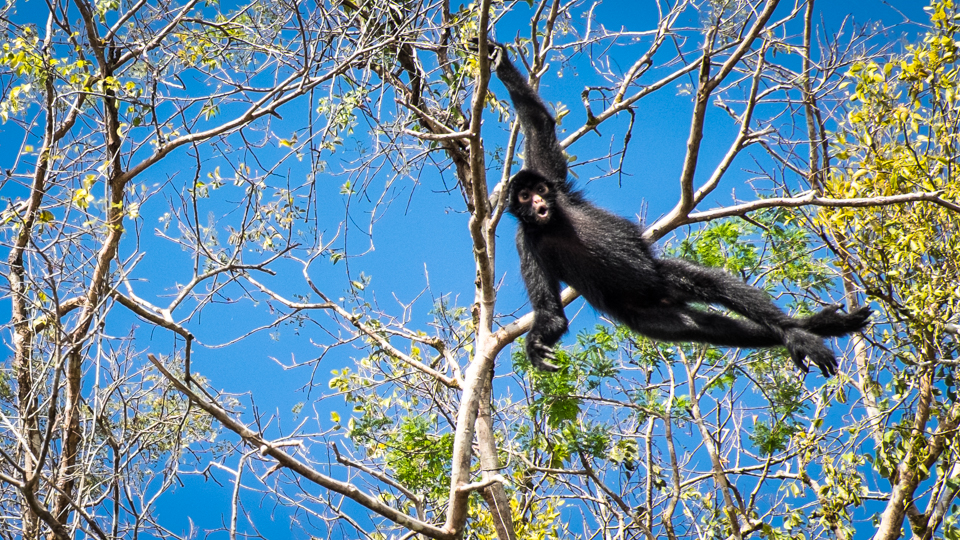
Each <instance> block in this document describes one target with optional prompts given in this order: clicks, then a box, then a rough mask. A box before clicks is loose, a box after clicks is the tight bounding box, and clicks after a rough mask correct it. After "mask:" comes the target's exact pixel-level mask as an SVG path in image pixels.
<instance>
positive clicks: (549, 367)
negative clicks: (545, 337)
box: [527, 337, 560, 372]
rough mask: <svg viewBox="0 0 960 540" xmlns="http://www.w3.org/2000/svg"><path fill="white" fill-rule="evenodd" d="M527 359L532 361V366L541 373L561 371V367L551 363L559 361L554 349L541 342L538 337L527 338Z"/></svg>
mask: <svg viewBox="0 0 960 540" xmlns="http://www.w3.org/2000/svg"><path fill="white" fill-rule="evenodd" d="M527 358H528V359H530V364H531V365H532V366H533V367H535V368H537V369H538V370H540V371H549V372H556V371H560V366H558V365H556V364H552V363H550V362H549V361H550V360H553V361H554V362H556V361H557V356H556V355H555V354H554V352H553V347H551V346H550V345H547V344H546V343H544V342H542V341H540V338H538V337H527Z"/></svg>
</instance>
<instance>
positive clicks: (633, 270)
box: [491, 43, 870, 377]
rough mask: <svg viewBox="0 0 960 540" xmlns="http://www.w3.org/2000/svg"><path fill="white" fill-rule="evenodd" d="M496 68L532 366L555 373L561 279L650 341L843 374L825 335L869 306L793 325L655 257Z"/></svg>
mask: <svg viewBox="0 0 960 540" xmlns="http://www.w3.org/2000/svg"><path fill="white" fill-rule="evenodd" d="M491 61H492V66H493V68H494V70H495V72H496V74H497V77H498V78H499V79H500V81H501V82H502V83H503V84H504V86H506V88H507V91H508V92H509V93H510V98H511V100H512V101H513V106H514V108H515V109H516V111H517V116H518V118H519V119H520V126H521V128H522V130H523V135H524V164H523V168H522V169H521V170H520V171H519V172H518V173H517V174H516V175H515V176H514V177H513V178H512V179H511V180H510V186H509V188H508V205H509V206H508V210H509V212H510V213H511V214H513V215H514V216H516V217H517V219H518V220H519V227H518V230H517V250H518V251H519V252H520V271H521V273H522V274H523V281H524V283H525V284H526V286H527V294H528V295H529V297H530V303H531V304H532V306H533V311H534V319H533V327H532V328H531V329H530V333H529V334H528V336H527V345H526V351H527V356H528V357H529V359H530V362H531V364H533V366H534V367H536V368H537V369H540V370H546V371H556V370H557V369H558V368H557V366H555V365H553V364H552V363H550V360H554V359H555V357H554V354H553V345H554V344H556V343H557V341H559V340H560V337H561V336H562V335H563V334H564V333H565V332H566V331H567V318H566V316H565V315H564V313H563V305H562V304H561V303H560V283H561V282H564V283H567V284H569V285H571V286H572V287H574V288H575V289H576V290H577V291H579V292H580V294H582V295H583V297H584V298H585V299H586V300H587V302H589V303H590V305H592V306H593V307H594V308H596V309H597V310H599V311H601V312H603V313H606V314H607V315H609V316H611V317H613V318H614V319H616V320H617V321H619V322H621V323H623V324H625V325H627V326H628V327H630V328H631V329H632V330H634V331H635V332H637V333H639V334H642V335H644V336H647V337H650V338H652V339H656V340H661V341H695V342H703V343H711V344H713V345H720V346H727V347H772V346H779V345H782V346H785V347H786V348H787V350H788V351H789V353H790V357H791V358H792V359H793V362H794V364H796V366H797V367H798V368H800V369H801V370H803V371H804V372H807V371H808V368H807V365H806V363H805V362H804V359H805V358H806V359H807V360H809V361H812V362H813V363H814V364H816V365H817V366H818V367H819V368H820V371H821V372H822V373H823V375H824V376H825V377H829V376H832V375H834V374H835V373H836V372H837V360H836V358H835V357H834V354H833V351H831V350H830V348H828V347H827V346H826V345H825V344H824V343H823V337H836V336H842V335H845V334H847V333H849V332H853V331H855V330H859V329H860V328H863V326H864V325H865V324H866V320H867V318H868V317H869V316H870V308H868V307H861V308H859V309H857V310H855V311H854V312H853V313H850V314H844V313H841V312H839V311H838V309H839V307H840V306H838V305H831V306H828V307H827V308H825V309H824V310H822V311H821V312H819V313H817V314H815V315H812V316H810V317H802V318H794V317H790V316H788V315H787V314H785V313H784V312H782V311H781V310H780V309H779V308H777V307H776V306H775V305H774V304H773V303H772V302H771V301H770V299H769V298H768V297H767V294H766V293H765V292H763V291H761V290H759V289H756V288H754V287H751V286H749V285H747V284H746V283H744V282H743V281H741V280H740V279H737V278H736V277H734V276H731V275H730V274H728V273H726V272H724V271H722V270H719V269H716V268H709V267H704V266H700V265H697V264H694V263H692V262H688V261H685V260H682V259H658V258H656V257H655V256H654V255H653V253H652V252H651V250H650V246H649V244H648V243H647V242H646V241H645V240H644V239H643V237H642V232H643V231H642V229H641V228H640V226H639V225H637V224H635V223H633V222H631V221H628V220H627V219H624V218H622V217H620V216H616V215H613V214H611V213H609V212H607V211H605V210H602V209H600V208H598V207H596V206H594V205H593V204H591V203H590V202H589V201H587V200H586V199H585V198H584V196H583V194H582V193H581V192H579V191H577V190H576V189H574V188H573V186H572V184H571V183H570V182H569V180H567V160H566V158H565V156H564V154H563V150H562V149H561V148H560V144H559V142H558V141H557V136H556V122H555V121H554V118H553V116H552V115H551V114H550V112H549V111H548V110H547V108H546V106H545V105H544V104H543V102H542V101H541V100H540V98H539V96H538V95H537V93H536V92H535V91H534V90H533V89H532V88H531V87H530V86H529V84H527V81H526V79H525V78H524V77H523V76H522V75H521V74H520V73H519V72H518V71H517V69H516V68H515V67H514V66H513V64H512V63H511V62H510V59H509V58H508V57H507V53H506V50H505V49H504V48H503V47H502V46H500V45H497V44H494V43H491ZM690 302H695V303H704V304H720V305H722V306H724V307H726V308H728V309H731V310H733V311H735V312H737V313H739V314H740V315H742V316H743V317H745V318H744V319H740V318H732V317H728V316H725V315H721V314H719V313H713V312H708V311H703V310H700V309H696V308H694V307H692V306H690V305H689V303H690Z"/></svg>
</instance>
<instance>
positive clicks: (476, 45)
mask: <svg viewBox="0 0 960 540" xmlns="http://www.w3.org/2000/svg"><path fill="white" fill-rule="evenodd" d="M467 42H468V43H469V48H470V51H471V52H472V53H474V54H479V52H480V40H479V39H477V38H470V39H469V40H467ZM506 54H507V51H506V50H505V47H504V46H503V45H502V44H500V43H497V42H496V41H493V40H492V39H489V38H487V58H488V59H489V60H490V71H496V70H497V68H498V67H500V63H501V62H502V61H503V57H504V55H506Z"/></svg>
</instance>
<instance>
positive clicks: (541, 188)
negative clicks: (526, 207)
mask: <svg viewBox="0 0 960 540" xmlns="http://www.w3.org/2000/svg"><path fill="white" fill-rule="evenodd" d="M548 191H550V188H548V187H547V185H546V184H537V193H538V194H540V195H546V194H547V192H548Z"/></svg>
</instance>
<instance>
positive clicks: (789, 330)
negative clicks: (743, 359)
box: [659, 259, 837, 377]
mask: <svg viewBox="0 0 960 540" xmlns="http://www.w3.org/2000/svg"><path fill="white" fill-rule="evenodd" d="M659 263H660V264H659V270H660V274H661V277H663V279H664V281H666V282H667V283H668V284H669V286H670V292H671V293H672V294H674V295H676V296H678V297H679V299H681V300H688V301H695V302H706V303H716V304H721V305H723V306H725V307H727V308H730V309H732V310H734V311H736V312H737V313H739V314H741V315H743V316H744V317H746V318H748V319H750V320H751V321H753V322H755V323H757V324H759V325H762V326H765V327H767V328H769V329H770V330H771V331H772V332H773V333H774V334H775V335H778V336H779V337H780V344H783V345H784V346H785V347H786V348H787V351H789V352H790V357H791V358H792V359H793V363H794V364H796V365H797V367H799V368H800V369H802V370H803V371H804V372H806V371H807V367H806V364H805V363H804V361H803V359H804V358H807V359H809V360H810V361H812V362H813V363H814V364H816V365H817V367H819V368H820V371H821V372H823V375H824V376H825V377H829V376H831V375H833V374H835V373H836V372H837V359H836V357H834V354H833V351H832V350H830V348H828V347H827V346H826V345H824V343H823V339H822V338H820V337H819V336H817V335H815V334H813V333H811V332H810V331H808V330H806V329H805V328H804V327H803V320H802V319H794V318H793V317H790V316H789V315H787V314H786V313H784V312H783V311H781V310H780V308H778V307H777V306H776V305H774V303H773V302H772V301H770V298H769V297H768V296H767V293H765V292H764V291H762V290H760V289H758V288H756V287H751V286H750V285H747V284H746V283H744V282H743V281H742V280H740V279H739V278H737V277H734V276H732V275H730V274H728V273H727V272H724V271H723V270H720V269H717V268H709V267H705V266H700V265H697V264H694V263H691V262H688V261H684V260H682V259H662V260H660V261H659Z"/></svg>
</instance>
